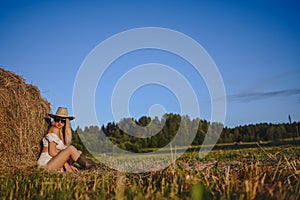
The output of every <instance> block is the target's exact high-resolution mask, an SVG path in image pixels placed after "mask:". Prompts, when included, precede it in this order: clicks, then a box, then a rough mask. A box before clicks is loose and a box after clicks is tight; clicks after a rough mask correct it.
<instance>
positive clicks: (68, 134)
mask: <svg viewBox="0 0 300 200" xmlns="http://www.w3.org/2000/svg"><path fill="white" fill-rule="evenodd" d="M64 136H65V137H64V140H65V141H64V142H65V145H70V144H71V141H72V130H71V123H70V119H69V118H66V124H65V135H64Z"/></svg>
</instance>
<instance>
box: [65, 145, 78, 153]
mask: <svg viewBox="0 0 300 200" xmlns="http://www.w3.org/2000/svg"><path fill="white" fill-rule="evenodd" d="M67 149H68V150H69V151H73V152H74V151H77V149H76V147H74V146H73V145H70V146H68V147H67Z"/></svg>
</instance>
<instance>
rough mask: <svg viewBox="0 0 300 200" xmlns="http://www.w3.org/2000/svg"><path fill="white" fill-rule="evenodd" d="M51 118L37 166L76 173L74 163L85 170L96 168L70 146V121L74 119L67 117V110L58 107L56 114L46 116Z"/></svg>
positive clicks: (95, 165)
mask: <svg viewBox="0 0 300 200" xmlns="http://www.w3.org/2000/svg"><path fill="white" fill-rule="evenodd" d="M48 115H49V116H50V117H51V118H53V122H52V125H51V126H50V127H49V129H48V132H47V134H46V135H45V137H44V138H43V140H42V142H43V149H42V153H41V155H40V157H39V159H38V166H39V167H42V168H45V169H46V170H60V169H63V168H64V169H65V170H66V171H71V172H77V171H78V169H77V168H76V167H74V166H73V165H72V163H73V162H74V161H75V162H77V163H78V164H79V165H80V166H82V167H83V168H85V169H91V168H97V167H98V165H97V164H96V163H94V162H93V161H92V160H90V159H88V158H86V157H85V155H84V154H83V153H82V152H81V151H79V150H77V149H76V148H75V147H74V146H73V145H70V143H71V140H72V131H71V127H70V120H73V119H74V117H72V116H68V110H67V108H62V107H59V108H58V109H57V112H56V114H48Z"/></svg>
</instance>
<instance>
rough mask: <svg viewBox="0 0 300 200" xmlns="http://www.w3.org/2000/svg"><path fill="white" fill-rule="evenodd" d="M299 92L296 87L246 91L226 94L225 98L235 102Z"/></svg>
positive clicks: (284, 95) (290, 94) (299, 89)
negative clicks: (267, 90)
mask: <svg viewBox="0 0 300 200" xmlns="http://www.w3.org/2000/svg"><path fill="white" fill-rule="evenodd" d="M299 94H300V88H296V89H286V90H277V91H271V92H248V93H240V94H233V95H228V96H227V99H228V100H229V101H235V102H250V101H257V100H264V99H269V98H273V97H287V96H292V95H299Z"/></svg>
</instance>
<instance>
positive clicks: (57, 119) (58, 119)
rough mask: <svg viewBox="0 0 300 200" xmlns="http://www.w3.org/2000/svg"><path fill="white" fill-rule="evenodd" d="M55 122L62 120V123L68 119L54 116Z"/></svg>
mask: <svg viewBox="0 0 300 200" xmlns="http://www.w3.org/2000/svg"><path fill="white" fill-rule="evenodd" d="M54 121H55V122H61V123H64V124H65V123H66V119H62V118H54Z"/></svg>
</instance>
